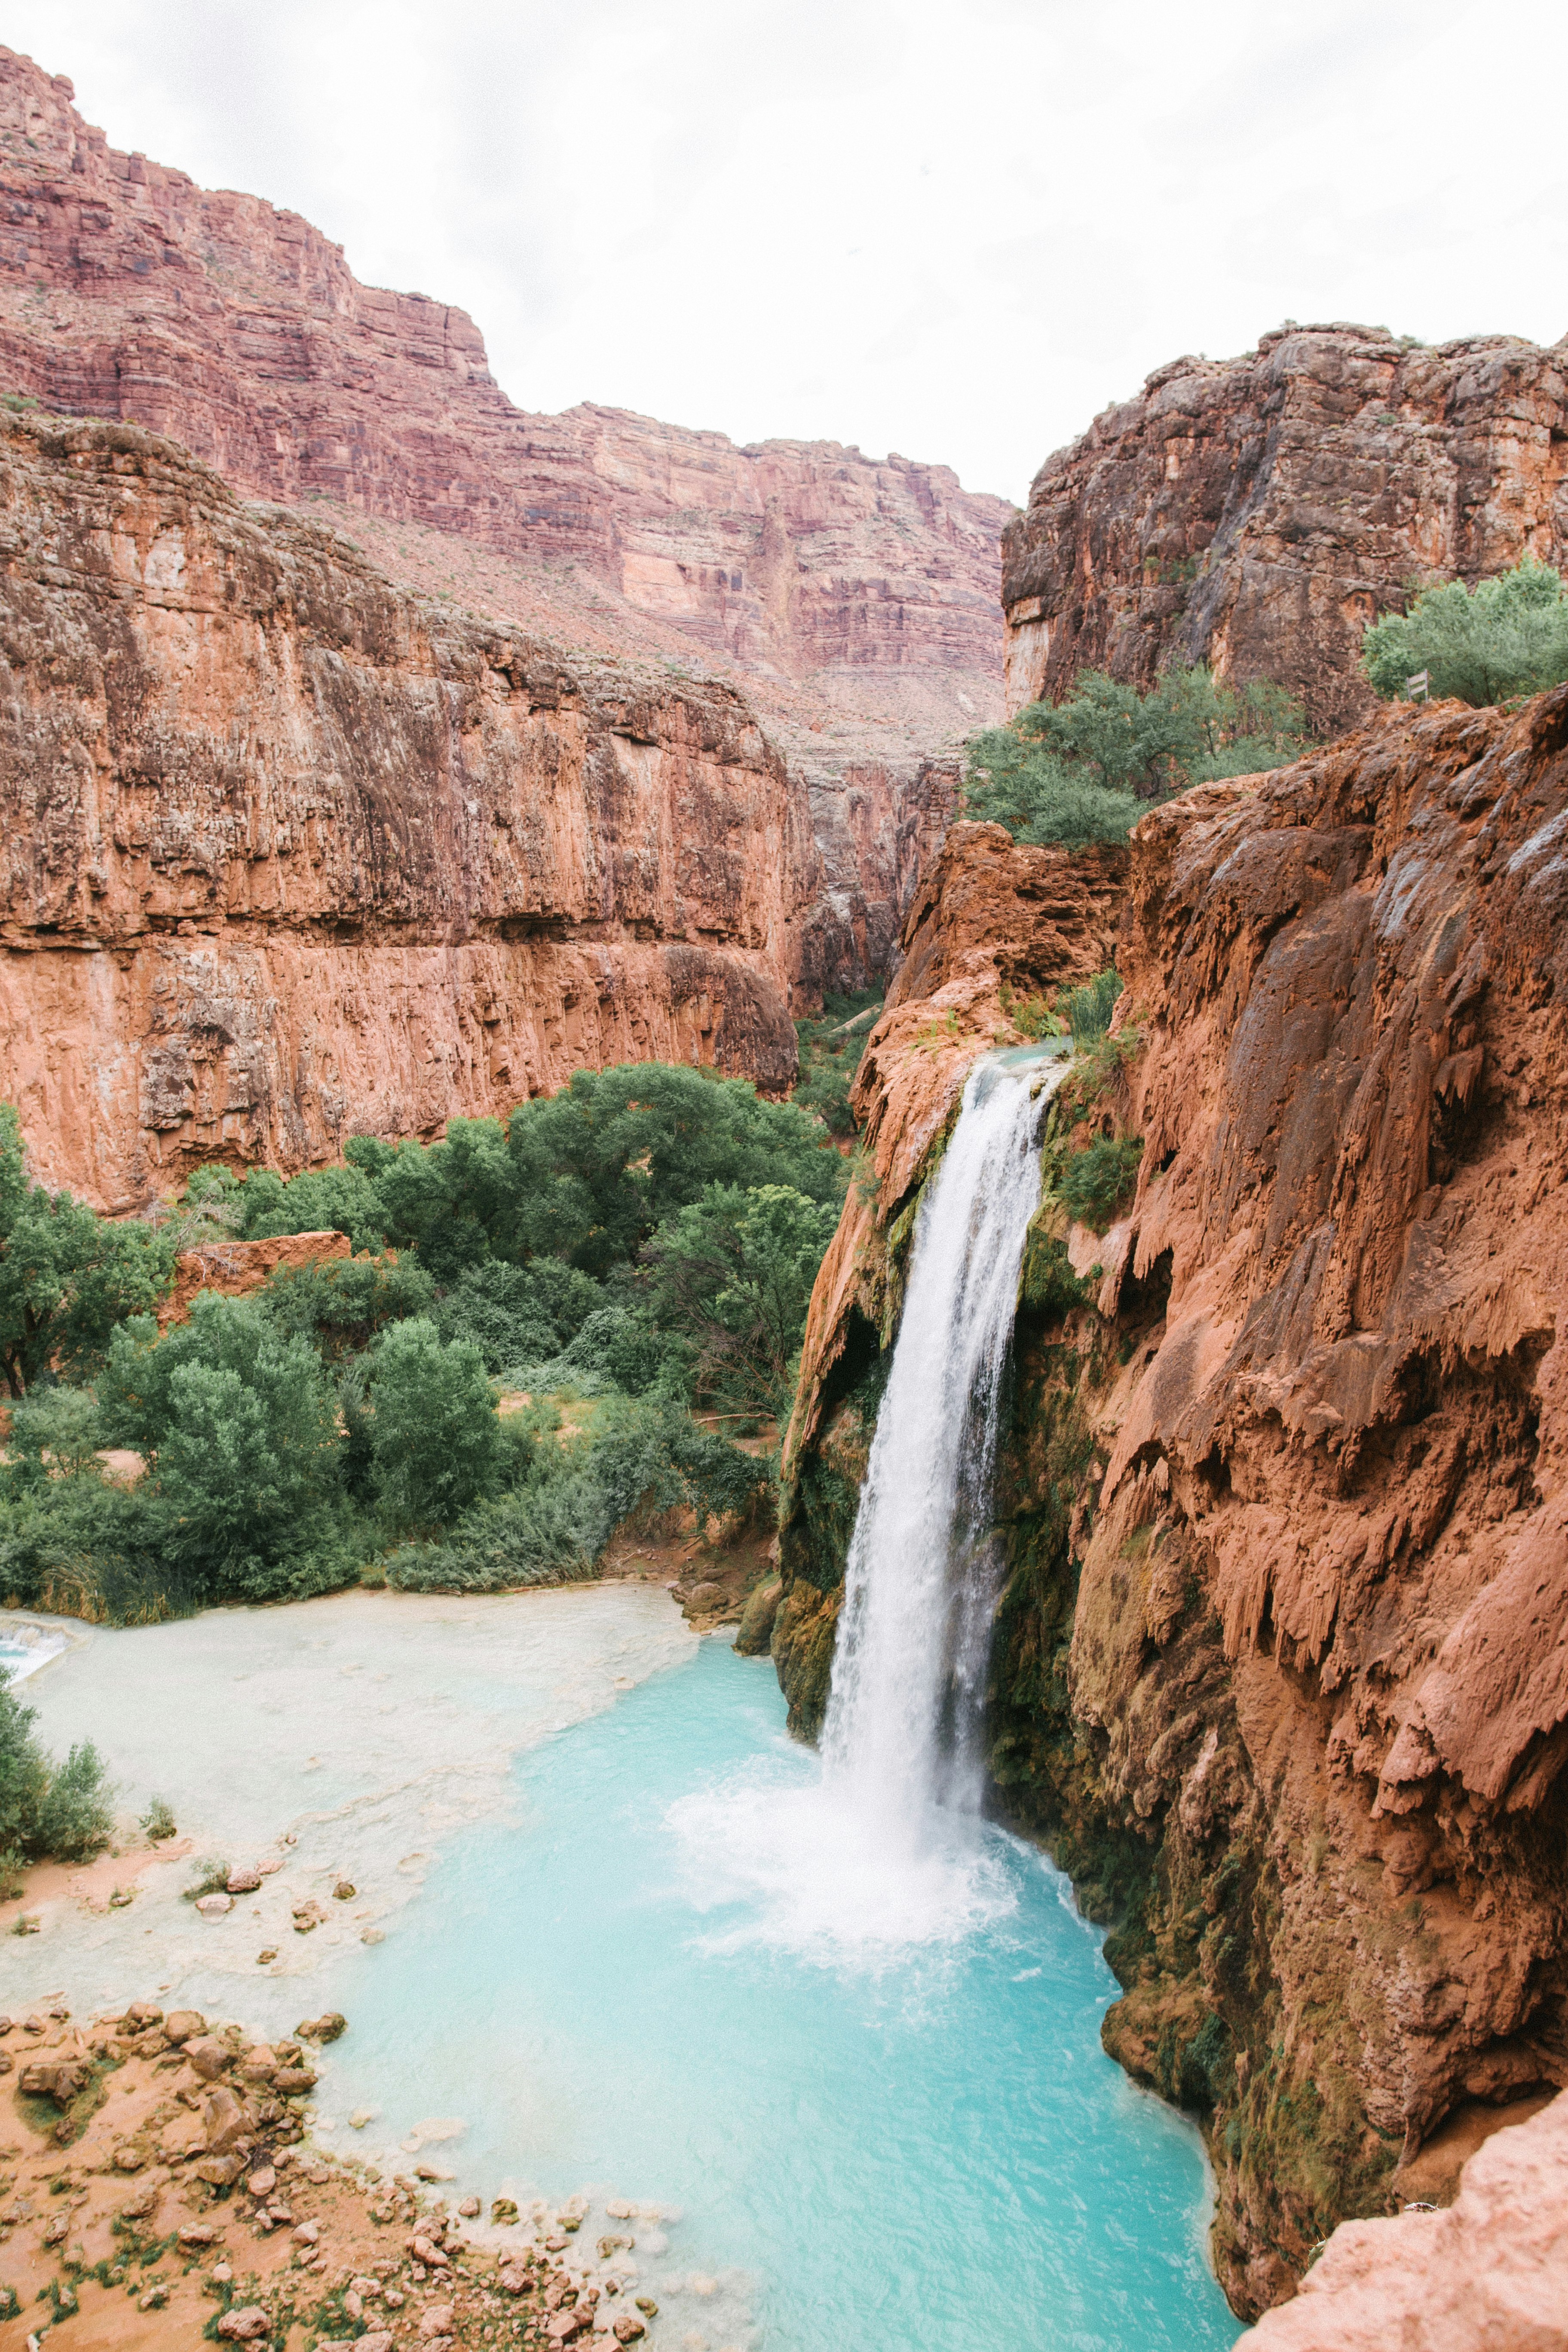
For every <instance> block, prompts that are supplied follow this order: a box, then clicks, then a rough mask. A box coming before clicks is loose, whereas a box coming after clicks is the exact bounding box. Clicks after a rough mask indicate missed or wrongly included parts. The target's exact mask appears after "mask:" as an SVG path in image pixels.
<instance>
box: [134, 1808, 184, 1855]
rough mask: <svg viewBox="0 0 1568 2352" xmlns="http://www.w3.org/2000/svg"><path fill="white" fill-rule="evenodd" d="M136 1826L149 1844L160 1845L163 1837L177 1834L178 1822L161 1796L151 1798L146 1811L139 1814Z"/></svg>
mask: <svg viewBox="0 0 1568 2352" xmlns="http://www.w3.org/2000/svg"><path fill="white" fill-rule="evenodd" d="M136 1826H137V1828H138V1829H139V1830H140V1831H141V1832H142V1836H143V1837H144V1838H145V1839H146V1840H147V1842H148V1843H149V1845H162V1844H163V1841H164V1839H165V1838H172V1837H177V1836H178V1835H179V1824H178V1823H177V1822H176V1821H175V1819H174V1813H173V1812H172V1811H171V1810H170V1807H169V1805H168V1803H167V1802H166V1801H165V1800H164V1799H163V1798H162V1797H154V1798H153V1801H152V1802H151V1804H149V1806H148V1808H147V1810H146V1811H145V1812H144V1813H142V1814H141V1815H139V1817H138V1819H137V1823H136Z"/></svg>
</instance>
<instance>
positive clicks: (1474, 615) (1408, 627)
mask: <svg viewBox="0 0 1568 2352" xmlns="http://www.w3.org/2000/svg"><path fill="white" fill-rule="evenodd" d="M1362 667H1363V669H1364V670H1365V672H1366V674H1367V677H1369V678H1370V679H1371V681H1372V684H1373V687H1374V688H1375V689H1376V690H1377V692H1378V693H1379V694H1380V695H1382V696H1383V697H1384V700H1385V701H1387V700H1394V699H1407V698H1410V697H1411V696H1412V695H1413V694H1415V693H1417V692H1419V693H1424V694H1426V695H1430V696H1431V697H1433V698H1440V697H1442V696H1445V695H1451V696H1454V697H1455V698H1458V700H1459V701H1460V702H1468V703H1471V704H1473V705H1474V706H1475V707H1476V708H1477V709H1480V708H1483V707H1484V706H1485V705H1487V704H1489V703H1495V702H1509V701H1511V700H1512V699H1513V698H1514V697H1515V696H1517V695H1524V694H1541V693H1543V692H1544V691H1545V689H1546V688H1548V687H1551V686H1561V685H1562V683H1563V680H1564V678H1568V594H1565V593H1564V591H1563V581H1562V578H1561V576H1560V574H1559V573H1557V572H1554V571H1553V570H1552V566H1551V564H1549V563H1537V562H1534V561H1533V560H1532V559H1531V558H1526V560H1525V561H1524V562H1522V563H1516V564H1515V565H1514V567H1513V570H1512V571H1511V572H1500V574H1499V575H1498V576H1497V578H1496V579H1493V580H1481V581H1479V582H1478V583H1477V584H1476V585H1475V587H1474V588H1467V587H1466V585H1465V583H1464V582H1463V581H1462V580H1447V581H1445V582H1443V583H1442V584H1441V586H1439V587H1435V588H1426V589H1422V590H1420V591H1418V592H1417V593H1415V594H1414V595H1413V597H1412V600H1411V603H1410V605H1409V608H1408V610H1406V611H1405V612H1404V613H1384V614H1380V615H1379V617H1378V619H1377V620H1376V621H1375V622H1374V623H1373V625H1372V627H1371V628H1370V629H1368V631H1367V632H1366V635H1364V636H1363V639H1362ZM1418 682H1419V683H1418Z"/></svg>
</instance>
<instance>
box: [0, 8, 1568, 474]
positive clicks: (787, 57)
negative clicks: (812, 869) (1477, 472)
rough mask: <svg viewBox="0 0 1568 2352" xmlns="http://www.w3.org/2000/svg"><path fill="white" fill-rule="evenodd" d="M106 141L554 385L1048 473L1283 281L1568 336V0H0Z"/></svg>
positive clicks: (1262, 326)
mask: <svg viewBox="0 0 1568 2352" xmlns="http://www.w3.org/2000/svg"><path fill="white" fill-rule="evenodd" d="M0 37H4V38H5V40H6V41H7V42H8V43H9V44H10V45H11V46H12V47H15V48H18V49H22V50H24V51H26V53H27V54H29V55H31V56H32V57H35V58H37V60H38V62H39V63H40V64H42V65H44V66H46V67H47V68H48V69H49V71H51V72H54V73H65V74H68V75H70V77H71V78H72V79H73V80H74V81H75V84H76V90H77V99H78V103H79V106H80V108H81V110H82V111H83V112H84V113H85V114H86V115H87V116H88V117H89V120H90V121H94V122H97V123H100V124H101V125H102V127H103V128H104V130H105V131H107V132H108V133H109V136H110V140H111V142H113V143H114V144H115V145H116V146H120V147H126V148H132V149H137V148H139V149H141V150H142V152H144V153H146V154H148V155H152V156H154V157H156V158H157V159H158V161H160V162H161V163H174V164H178V165H179V166H180V167H181V168H182V169H184V170H185V171H187V172H190V173H192V174H193V175H194V176H195V178H196V179H198V180H200V181H202V182H204V183H205V184H207V185H209V186H216V187H237V188H246V189H251V190H254V191H256V192H257V193H258V194H262V195H265V196H268V197H269V198H270V199H271V200H272V201H273V202H274V203H275V204H279V205H291V206H293V207H294V208H295V209H296V210H297V211H299V212H301V213H303V214H305V215H307V217H308V218H309V219H310V220H311V221H313V222H315V223H316V225H317V226H319V227H321V228H322V229H324V230H325V231H326V232H327V234H328V235H329V236H332V237H334V238H336V239H338V240H339V241H340V242H341V243H342V245H343V246H344V247H345V248H346V250H347V255H348V259H349V262H350V264H351V266H352V267H353V269H354V270H355V271H356V272H357V273H358V275H359V276H360V277H361V278H364V279H366V280H368V281H369V282H371V283H372V284H376V285H384V286H395V287H400V288H405V289H416V290H418V291H420V292H423V293H426V294H431V295H435V296H437V297H438V298H440V299H444V300H447V301H450V302H457V303H460V304H461V305H462V306H463V307H464V308H465V309H466V310H470V311H471V312H472V313H473V315H474V317H475V319H476V320H478V322H479V326H480V328H481V330H482V331H483V332H484V335H485V337H486V339H487V341H488V343H489V352H490V361H491V365H492V366H493V368H494V371H495V373H496V375H497V376H498V378H499V379H500V383H502V385H503V386H504V387H505V389H506V391H507V392H508V393H509V394H510V396H511V397H512V399H513V400H515V401H517V402H518V403H519V404H521V406H523V407H527V408H540V409H557V408H564V407H569V406H570V405H571V404H573V403H574V401H578V400H584V399H588V400H596V401H603V402H606V403H609V404H615V405H618V406H622V407H626V408H635V409H640V410H643V411H644V412H646V413H647V414H649V415H656V416H661V417H667V418H670V419H672V420H674V421H675V422H678V423H679V424H683V425H708V426H716V427H718V428H719V429H720V430H721V431H722V432H725V433H728V434H730V435H731V436H733V437H734V438H735V439H736V440H740V441H750V440H759V439H762V438H763V437H764V436H769V435H774V434H780V435H789V436H799V437H803V438H811V439H816V438H826V439H833V440H840V441H847V442H857V443H858V444H859V446H861V447H862V448H864V449H866V450H868V451H869V452H871V453H873V454H875V455H878V456H880V455H881V454H883V453H884V452H885V451H887V450H889V449H898V450H901V451H902V452H903V453H904V455H905V456H907V457H923V458H932V459H942V460H945V461H946V462H947V463H948V464H950V465H952V466H953V467H956V468H957V470H958V472H959V474H960V475H961V476H962V478H963V481H964V482H965V484H966V485H968V486H969V487H970V488H975V489H990V490H999V491H1001V492H1003V493H1004V494H1005V495H1006V496H1008V497H1011V498H1015V499H1023V498H1024V497H1025V495H1026V491H1027V487H1028V482H1029V478H1030V476H1031V475H1032V474H1033V472H1034V470H1035V468H1036V467H1037V466H1038V465H1039V463H1040V461H1041V460H1042V458H1044V457H1046V455H1047V453H1048V452H1049V451H1050V450H1051V449H1053V448H1055V447H1057V446H1059V445H1060V444H1061V443H1062V442H1064V441H1066V440H1068V439H1070V438H1071V436H1073V435H1074V434H1075V433H1077V432H1078V431H1079V430H1080V429H1081V428H1082V427H1083V425H1086V424H1087V423H1088V422H1089V418H1090V417H1091V416H1092V415H1094V413H1095V412H1096V411H1097V410H1098V409H1100V408H1102V407H1103V406H1104V405H1105V404H1106V403H1107V402H1108V401H1110V400H1113V399H1120V398H1122V397H1124V396H1125V395H1126V394H1129V393H1131V392H1133V391H1135V390H1136V389H1137V387H1138V385H1139V384H1140V383H1141V382H1142V378H1143V377H1144V376H1145V375H1146V374H1147V373H1149V372H1150V370H1152V369H1153V368H1155V367H1158V366H1160V365H1161V364H1162V363H1163V362H1164V361H1166V360H1168V359H1172V358H1174V357H1176V356H1177V355H1178V354H1180V353H1182V352H1206V353H1208V354H1209V356H1211V357H1214V358H1218V357H1221V356H1223V355H1226V354H1228V353H1231V352H1238V351H1244V350H1246V349H1247V347H1248V346H1249V345H1250V344H1251V343H1252V342H1254V341H1256V339H1257V337H1258V335H1259V334H1260V333H1262V332H1263V331H1266V330H1267V329H1268V328H1269V327H1273V326H1277V325H1278V324H1279V322H1280V321H1281V320H1284V319H1286V318H1294V319H1298V320H1313V319H1353V320H1365V321H1369V322H1372V323H1375V324H1381V325H1385V326H1389V327H1392V328H1393V329H1394V331H1395V332H1396V333H1408V334H1414V335H1418V336H1420V337H1422V338H1423V339H1424V340H1426V341H1443V340H1445V339H1447V338H1448V337H1451V336H1455V335H1460V334H1468V333H1477V332H1498V331H1509V332H1513V333H1519V334H1524V335H1529V336H1531V337H1533V338H1534V339H1536V340H1537V341H1544V342H1550V341H1554V340H1555V339H1556V338H1557V337H1558V336H1560V335H1562V334H1563V332H1564V331H1568V266H1565V265H1568V148H1565V146H1564V142H1563V139H1562V136H1561V99H1562V93H1563V69H1564V67H1565V66H1568V10H1565V9H1564V8H1563V6H1562V5H1561V0H1552V5H1546V0H1526V5H1511V6H1510V5H1507V0H1487V4H1486V5H1468V0H1423V5H1409V0H1380V5H1376V6H1373V5H1368V0H1353V5H1343V0H1313V5H1299V0H1273V5H1259V0H1187V5H1184V6H1173V5H1170V0H1158V5H1146V0H1122V5H1108V0H902V5H893V0H788V5H784V0H665V5H658V0H518V5H511V6H500V5H479V4H478V0H424V5H409V0H266V5H262V4H261V0H6V5H5V7H4V9H0Z"/></svg>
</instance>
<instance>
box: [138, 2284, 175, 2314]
mask: <svg viewBox="0 0 1568 2352" xmlns="http://www.w3.org/2000/svg"><path fill="white" fill-rule="evenodd" d="M168 2300H169V2290H168V2288H167V2287H166V2286H162V2285H159V2286H150V2287H149V2288H148V2290H147V2292H146V2294H144V2295H143V2296H142V2299H141V2301H140V2302H139V2303H138V2304H137V2305H136V2308H137V2310H138V2311H162V2310H163V2305H165V2304H166V2303H167V2302H168Z"/></svg>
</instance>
